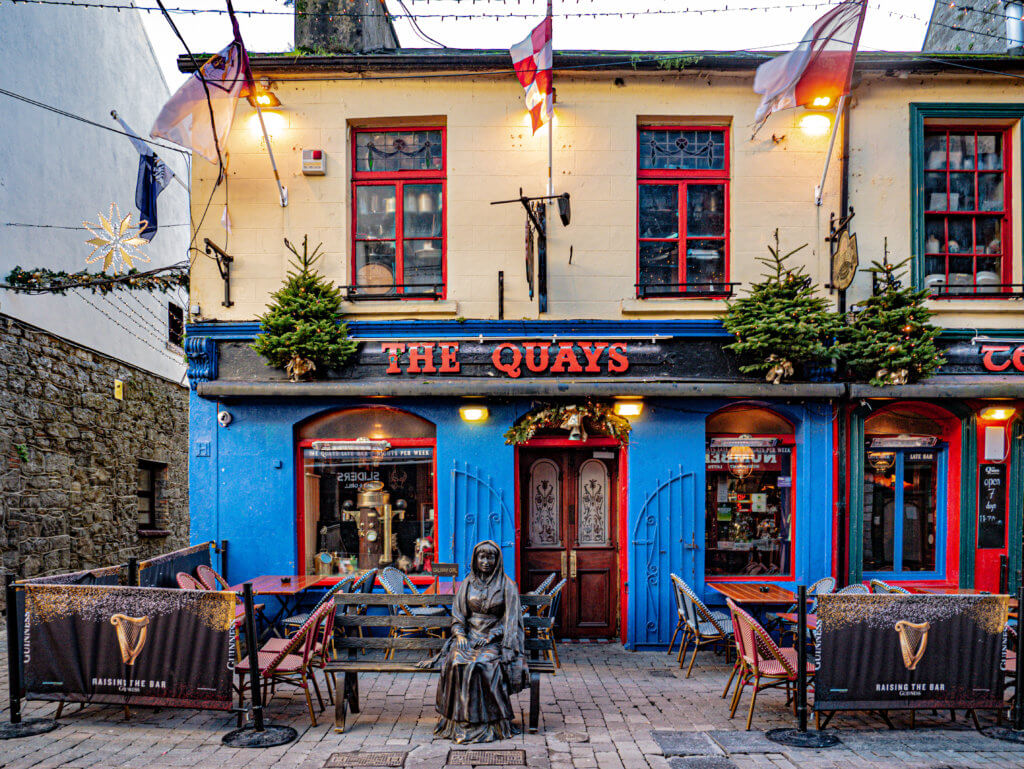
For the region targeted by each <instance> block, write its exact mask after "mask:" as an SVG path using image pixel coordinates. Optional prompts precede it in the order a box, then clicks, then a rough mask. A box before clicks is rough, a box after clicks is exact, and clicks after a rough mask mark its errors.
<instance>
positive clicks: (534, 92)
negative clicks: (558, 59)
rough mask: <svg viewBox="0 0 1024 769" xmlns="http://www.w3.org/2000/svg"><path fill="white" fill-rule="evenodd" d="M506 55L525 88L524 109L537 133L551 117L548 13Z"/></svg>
mask: <svg viewBox="0 0 1024 769" xmlns="http://www.w3.org/2000/svg"><path fill="white" fill-rule="evenodd" d="M509 53H511V54H512V65H513V67H515V70H516V77H518V78H519V82H520V83H522V84H523V88H525V89H526V108H527V109H528V110H529V111H530V119H531V120H532V121H533V132H534V133H537V129H538V128H540V127H541V126H542V125H544V124H545V123H547V122H548V121H549V120H551V117H552V115H554V86H553V78H552V75H551V66H552V61H551V60H552V56H551V14H550V12H549V13H548V16H547V17H546V18H545V19H544V21H542V22H541V23H540V24H538V25H537V26H536V27H535V28H534V30H533V31H532V32H531V33H530V34H529V35H527V37H526V39H525V40H523V41H522V42H521V43H516V44H515V45H514V46H512V48H510V49H509Z"/></svg>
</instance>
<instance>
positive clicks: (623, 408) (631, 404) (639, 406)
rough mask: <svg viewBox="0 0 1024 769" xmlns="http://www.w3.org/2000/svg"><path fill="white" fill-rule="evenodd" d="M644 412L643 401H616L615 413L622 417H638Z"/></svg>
mask: <svg viewBox="0 0 1024 769" xmlns="http://www.w3.org/2000/svg"><path fill="white" fill-rule="evenodd" d="M643 410H644V402H643V401H641V400H622V401H615V406H614V411H615V413H616V414H618V415H619V416H620V417H638V416H640V415H641V414H642V413H643Z"/></svg>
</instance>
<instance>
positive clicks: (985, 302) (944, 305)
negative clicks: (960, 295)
mask: <svg viewBox="0 0 1024 769" xmlns="http://www.w3.org/2000/svg"><path fill="white" fill-rule="evenodd" d="M925 305H926V306H927V307H928V309H929V310H931V311H932V312H934V313H939V314H941V313H999V312H1017V313H1019V312H1024V300H1021V299H1020V298H1018V297H1009V296H1008V297H1004V298H1001V299H928V300H927V301H926V302H925Z"/></svg>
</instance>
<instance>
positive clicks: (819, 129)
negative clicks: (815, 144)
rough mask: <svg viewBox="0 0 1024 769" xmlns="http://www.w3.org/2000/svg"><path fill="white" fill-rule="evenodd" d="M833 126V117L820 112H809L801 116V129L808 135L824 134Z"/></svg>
mask: <svg viewBox="0 0 1024 769" xmlns="http://www.w3.org/2000/svg"><path fill="white" fill-rule="evenodd" d="M831 128H832V120H831V118H829V116H828V115H823V114H821V113H820V112H809V113H807V114H806V115H804V116H803V117H802V118H800V130H801V131H803V132H804V133H805V134H807V135H808V136H824V135H825V134H827V133H828V132H829V130H831Z"/></svg>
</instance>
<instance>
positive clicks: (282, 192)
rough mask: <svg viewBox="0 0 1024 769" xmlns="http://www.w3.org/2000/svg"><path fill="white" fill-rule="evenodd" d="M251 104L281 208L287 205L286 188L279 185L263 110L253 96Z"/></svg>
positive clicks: (278, 175) (279, 177) (279, 180)
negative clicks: (258, 121) (260, 131)
mask: <svg viewBox="0 0 1024 769" xmlns="http://www.w3.org/2000/svg"><path fill="white" fill-rule="evenodd" d="M252 105H253V106H254V107H255V108H256V114H257V115H258V116H259V118H260V129H261V130H262V131H263V141H265V142H266V143H267V154H268V155H269V156H270V167H271V168H273V169H274V181H275V182H277V192H278V194H279V195H280V196H281V208H285V207H286V206H287V205H288V190H287V189H286V188H285V187H283V186H282V185H281V176H280V174H278V173H277V161H275V160H274V150H273V148H272V147H271V146H270V137H269V136H267V124H266V123H264V122H263V111H262V110H261V109H260V105H259V104H258V103H257V102H256V99H255V98H254V99H253V100H252Z"/></svg>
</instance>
